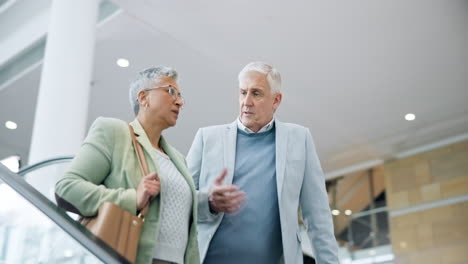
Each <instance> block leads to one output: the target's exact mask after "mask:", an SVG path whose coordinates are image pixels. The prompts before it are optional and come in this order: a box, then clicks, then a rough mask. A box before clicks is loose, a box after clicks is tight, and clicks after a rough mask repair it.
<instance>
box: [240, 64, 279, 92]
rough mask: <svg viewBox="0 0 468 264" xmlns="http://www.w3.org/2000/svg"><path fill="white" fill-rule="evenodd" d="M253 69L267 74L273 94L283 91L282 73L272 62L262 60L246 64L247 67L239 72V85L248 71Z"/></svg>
mask: <svg viewBox="0 0 468 264" xmlns="http://www.w3.org/2000/svg"><path fill="white" fill-rule="evenodd" d="M252 71H256V72H259V73H263V74H265V75H266V79H267V81H268V84H269V85H270V90H271V92H272V93H273V94H276V93H279V92H281V75H280V73H279V71H278V70H276V69H275V68H274V67H273V66H271V65H270V64H268V63H265V62H261V61H255V62H251V63H249V64H247V65H245V67H244V68H243V69H242V70H241V71H240V72H239V76H238V79H239V85H240V84H241V83H242V81H243V80H244V78H245V76H246V75H247V73H249V72H252Z"/></svg>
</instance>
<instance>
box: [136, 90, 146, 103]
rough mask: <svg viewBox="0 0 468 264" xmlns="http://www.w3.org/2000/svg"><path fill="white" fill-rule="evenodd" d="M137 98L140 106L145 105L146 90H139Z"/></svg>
mask: <svg viewBox="0 0 468 264" xmlns="http://www.w3.org/2000/svg"><path fill="white" fill-rule="evenodd" d="M137 98H138V103H139V104H140V106H142V105H146V104H147V103H148V93H147V92H146V91H143V90H141V91H139V92H138V94H137Z"/></svg>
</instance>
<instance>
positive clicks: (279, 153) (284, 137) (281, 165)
mask: <svg viewBox="0 0 468 264" xmlns="http://www.w3.org/2000/svg"><path fill="white" fill-rule="evenodd" d="M275 126H276V128H275V129H276V132H275V141H276V188H277V192H278V198H281V194H282V190H283V182H284V170H285V169H286V150H287V146H288V131H287V128H286V127H285V126H284V124H283V123H282V122H280V121H278V119H276V120H275ZM279 201H280V200H279Z"/></svg>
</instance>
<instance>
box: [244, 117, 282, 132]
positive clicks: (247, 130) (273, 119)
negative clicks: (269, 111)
mask: <svg viewBox="0 0 468 264" xmlns="http://www.w3.org/2000/svg"><path fill="white" fill-rule="evenodd" d="M274 123H275V117H273V118H272V119H271V121H270V122H269V123H268V124H266V125H265V126H263V127H262V128H260V130H259V131H258V132H253V131H252V130H251V129H250V128H248V127H246V126H244V124H242V122H241V121H240V118H237V128H239V129H240V130H242V131H244V132H247V133H249V134H253V133H262V132H267V131H269V130H271V129H272V128H273V124H274Z"/></svg>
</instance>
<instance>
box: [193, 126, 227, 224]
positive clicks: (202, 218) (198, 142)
mask: <svg viewBox="0 0 468 264" xmlns="http://www.w3.org/2000/svg"><path fill="white" fill-rule="evenodd" d="M202 165H203V129H199V130H198V131H197V134H196V135H195V139H194V140H193V143H192V147H191V148H190V150H189V152H188V154H187V166H188V168H189V171H190V173H191V174H192V177H193V182H194V184H195V189H196V190H197V198H198V222H211V221H214V220H215V219H216V217H217V216H218V215H219V214H213V213H211V211H210V206H209V201H208V196H209V187H210V186H200V174H201V169H202Z"/></svg>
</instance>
